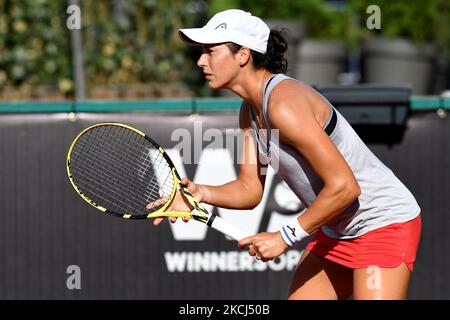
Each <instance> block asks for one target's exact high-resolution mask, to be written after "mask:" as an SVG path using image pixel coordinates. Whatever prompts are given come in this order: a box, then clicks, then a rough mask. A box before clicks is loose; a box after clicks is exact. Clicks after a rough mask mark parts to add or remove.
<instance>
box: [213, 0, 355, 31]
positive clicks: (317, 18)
mask: <svg viewBox="0 0 450 320" xmlns="http://www.w3.org/2000/svg"><path fill="white" fill-rule="evenodd" d="M226 9H242V10H245V11H249V12H251V13H252V14H253V15H256V16H258V17H260V18H262V19H289V20H294V21H298V22H302V23H303V24H304V26H305V27H306V32H307V36H308V37H311V38H327V39H338V38H339V39H347V38H348V36H349V32H350V16H349V12H348V11H347V10H346V9H345V8H343V9H342V10H338V11H337V10H335V9H334V8H333V7H331V6H330V5H329V4H327V3H326V2H325V1H323V0H278V1H276V2H275V1H273V0H210V6H209V14H210V15H211V16H212V15H213V14H215V13H217V12H219V11H222V10H226Z"/></svg>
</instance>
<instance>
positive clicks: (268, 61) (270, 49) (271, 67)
mask: <svg viewBox="0 0 450 320" xmlns="http://www.w3.org/2000/svg"><path fill="white" fill-rule="evenodd" d="M228 47H229V48H230V50H231V52H233V53H237V52H238V51H239V49H240V48H241V47H242V46H240V45H238V44H235V43H232V42H229V43H228ZM287 47H288V45H287V42H286V39H285V36H284V33H283V32H282V31H279V30H275V29H274V30H270V34H269V39H268V41H267V51H266V53H265V54H262V53H259V52H256V51H253V50H251V52H252V56H253V65H254V66H255V68H256V69H260V68H266V69H267V70H268V71H269V72H271V73H275V74H277V73H285V72H286V70H287V67H288V61H287V59H286V57H285V53H286V50H287Z"/></svg>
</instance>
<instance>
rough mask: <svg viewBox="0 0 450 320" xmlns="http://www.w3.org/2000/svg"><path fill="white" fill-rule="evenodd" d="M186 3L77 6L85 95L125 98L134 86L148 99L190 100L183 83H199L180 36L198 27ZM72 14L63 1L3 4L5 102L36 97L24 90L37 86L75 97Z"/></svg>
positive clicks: (0, 41) (0, 51) (0, 71)
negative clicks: (12, 95)
mask: <svg viewBox="0 0 450 320" xmlns="http://www.w3.org/2000/svg"><path fill="white" fill-rule="evenodd" d="M189 2H190V1H188V0H164V1H158V0H115V1H109V0H95V1H91V0H84V1H80V8H81V31H82V37H83V52H84V56H83V58H84V67H85V78H86V88H87V89H88V94H89V93H92V92H94V91H95V90H97V91H95V92H96V93H95V94H96V95H98V96H100V97H103V96H104V97H108V96H109V94H108V93H107V92H106V93H101V92H100V93H99V92H98V91H99V89H98V88H103V89H100V91H101V90H103V91H108V90H112V89H111V88H114V90H116V91H117V90H118V89H117V88H119V89H120V90H121V91H123V92H126V91H128V88H131V87H132V85H133V84H141V86H140V87H139V91H140V92H139V94H141V95H143V96H145V95H147V96H162V95H164V94H166V93H167V94H172V95H177V94H179V95H186V94H190V92H189V90H188V88H187V87H186V84H189V83H195V82H198V81H196V79H197V78H198V77H199V76H198V74H197V73H196V72H195V66H194V63H193V60H192V59H191V58H190V57H189V56H188V54H187V50H188V48H187V46H186V45H185V44H183V43H182V41H180V40H179V38H178V36H177V33H176V30H177V29H178V28H181V27H191V26H193V25H194V23H195V19H196V18H197V15H196V14H194V13H189V12H188V11H187V10H186V6H187V5H188V4H189ZM67 7H68V4H67V1H66V0H21V1H13V0H0V95H2V89H3V94H4V93H5V92H4V91H5V90H4V89H5V88H6V87H8V88H11V87H12V88H16V89H17V90H20V91H21V92H22V93H23V94H28V95H32V93H30V92H28V93H26V92H25V91H30V90H31V91H33V90H34V89H31V88H33V87H35V86H38V85H39V86H40V87H41V88H42V87H48V90H50V91H51V90H54V91H55V90H56V91H59V92H60V93H62V95H60V96H62V97H69V98H70V97H72V96H73V80H72V61H71V56H70V31H69V29H68V28H67V26H66V20H67V18H68V17H69V14H68V13H66V10H67ZM96 88H97V89H96ZM27 89H30V90H27ZM113 96H114V95H113Z"/></svg>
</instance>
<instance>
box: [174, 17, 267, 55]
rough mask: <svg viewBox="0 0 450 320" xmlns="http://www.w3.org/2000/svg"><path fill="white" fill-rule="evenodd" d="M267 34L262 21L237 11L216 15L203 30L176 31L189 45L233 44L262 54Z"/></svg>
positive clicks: (264, 49) (265, 47)
mask: <svg viewBox="0 0 450 320" xmlns="http://www.w3.org/2000/svg"><path fill="white" fill-rule="evenodd" d="M269 33H270V29H269V27H268V26H267V24H265V23H264V21H262V20H261V19H260V18H258V17H255V16H252V15H251V13H250V12H245V11H242V10H238V9H230V10H225V11H221V12H219V13H216V14H215V15H214V16H213V17H212V18H211V19H210V20H209V21H208V23H207V24H206V25H205V26H204V27H203V28H190V29H180V30H178V35H179V36H180V38H181V39H182V40H183V41H185V42H187V43H190V44H214V43H224V42H234V43H236V44H239V45H241V46H244V47H247V48H250V49H252V50H254V51H256V52H260V53H263V54H264V53H266V51H267V40H268V39H269Z"/></svg>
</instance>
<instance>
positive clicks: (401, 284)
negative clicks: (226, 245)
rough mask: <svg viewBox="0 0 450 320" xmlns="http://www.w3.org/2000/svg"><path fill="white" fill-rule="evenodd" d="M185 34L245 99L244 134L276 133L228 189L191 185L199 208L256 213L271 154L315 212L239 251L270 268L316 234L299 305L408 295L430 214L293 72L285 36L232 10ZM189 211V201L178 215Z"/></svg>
mask: <svg viewBox="0 0 450 320" xmlns="http://www.w3.org/2000/svg"><path fill="white" fill-rule="evenodd" d="M179 35H180V37H181V38H182V39H183V40H184V41H185V42H187V43H188V44H191V45H199V46H201V47H202V50H203V52H202V54H201V56H200V58H199V60H198V62H197V65H198V66H199V67H200V68H202V69H203V73H204V75H205V78H206V80H207V81H208V84H209V86H210V87H211V88H213V89H218V88H227V89H230V90H231V91H233V92H234V93H236V94H238V95H239V96H240V97H241V98H242V99H243V100H244V101H243V103H242V106H241V110H240V120H239V121H240V127H241V129H242V130H243V131H244V133H248V132H250V131H252V130H253V132H258V131H257V130H258V129H267V130H268V131H267V132H266V136H264V134H259V135H256V137H255V138H254V139H244V140H245V141H244V157H245V159H247V161H244V162H243V163H242V164H241V165H240V172H239V177H238V178H237V180H235V181H232V182H229V183H227V184H225V185H221V186H207V185H199V184H194V183H193V182H191V181H189V180H188V179H186V178H184V179H183V181H182V183H183V184H184V185H186V186H187V187H188V189H189V190H190V191H191V193H193V195H194V196H195V197H196V198H197V200H199V201H202V202H205V203H209V204H212V205H214V206H218V207H224V208H234V209H251V208H254V207H255V206H256V205H258V203H259V202H260V201H261V199H262V195H263V191H264V181H265V176H264V175H263V174H262V172H263V171H262V170H261V169H262V168H263V167H264V164H263V162H262V161H260V159H262V158H261V157H266V158H267V159H269V163H270V164H271V165H273V164H276V167H277V173H278V174H279V175H280V176H281V177H282V178H283V179H284V181H286V183H287V184H288V185H289V186H290V188H291V189H292V190H293V192H294V193H295V194H296V195H297V197H298V198H299V199H300V201H301V202H302V203H303V204H304V205H305V207H306V208H307V210H306V211H305V212H304V213H303V214H302V215H300V216H298V217H296V218H295V219H293V220H292V221H291V222H289V223H288V224H287V225H285V226H282V227H281V228H280V230H279V231H277V232H263V233H259V234H257V235H254V236H251V237H247V238H244V239H242V240H241V241H239V245H240V247H241V248H244V247H248V251H249V254H250V255H251V256H256V257H257V258H259V259H261V260H263V261H269V260H271V259H273V258H275V257H277V256H279V255H281V254H283V253H284V252H285V251H286V250H287V249H288V248H289V247H290V246H292V245H294V244H295V243H297V242H299V241H301V240H302V239H304V238H306V237H307V236H309V235H310V234H312V233H314V232H315V235H314V237H313V239H312V240H311V241H310V242H309V244H308V245H307V247H306V250H305V251H304V252H303V255H302V257H301V259H300V262H299V264H298V267H297V269H296V271H295V274H294V276H293V279H292V283H291V288H290V292H289V299H347V298H349V297H351V296H352V295H353V298H355V299H404V298H406V296H407V289H408V283H409V280H410V275H411V273H412V271H413V265H414V261H415V258H416V252H417V247H418V244H419V238H420V232H421V218H420V208H419V206H418V204H417V202H416V200H415V199H414V197H413V195H412V194H411V192H410V191H409V190H408V189H407V188H406V187H405V186H404V185H403V184H402V182H400V180H399V179H398V178H397V177H396V176H395V175H394V173H393V172H392V171H391V170H390V169H388V168H387V167H386V166H385V165H384V164H383V163H382V162H381V161H380V160H379V159H377V157H376V156H375V155H374V154H373V153H372V152H371V151H370V150H369V149H368V148H367V146H366V145H365V144H364V143H363V141H362V140H361V139H360V138H359V137H358V135H357V134H356V133H355V131H354V130H353V129H352V127H351V126H350V125H349V123H348V122H347V121H346V120H345V119H344V117H343V116H342V115H341V114H340V113H339V112H338V111H337V110H336V109H334V108H333V106H332V105H331V104H330V103H329V102H328V101H327V100H326V99H325V98H324V97H323V96H321V95H320V94H319V93H318V92H316V91H315V90H314V89H313V88H311V87H310V86H308V85H306V84H304V83H302V82H299V81H297V80H294V79H292V78H289V77H287V76H286V75H284V73H285V72H286V68H287V62H286V58H285V57H284V54H285V52H286V49H287V44H286V41H285V39H284V38H283V36H282V34H281V33H280V32H278V31H276V30H270V29H269V28H268V26H267V25H266V24H265V23H264V22H263V21H262V20H261V19H259V18H257V17H255V16H252V15H251V14H250V13H248V12H244V11H241V10H226V11H222V12H220V13H217V14H216V15H215V16H214V17H212V18H211V20H210V21H209V22H208V23H207V24H206V25H205V26H204V27H203V28H193V29H180V30H179ZM271 129H272V130H271ZM275 133H276V134H277V135H278V137H277V139H275V137H274V136H275ZM246 137H248V135H246ZM187 208H188V204H187V203H186V202H184V201H183V199H182V197H181V196H179V197H177V198H176V200H175V201H174V203H173V204H172V207H171V208H169V210H177V211H178V210H186V209H187ZM161 220H162V219H157V220H155V224H159V223H160V222H161Z"/></svg>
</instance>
